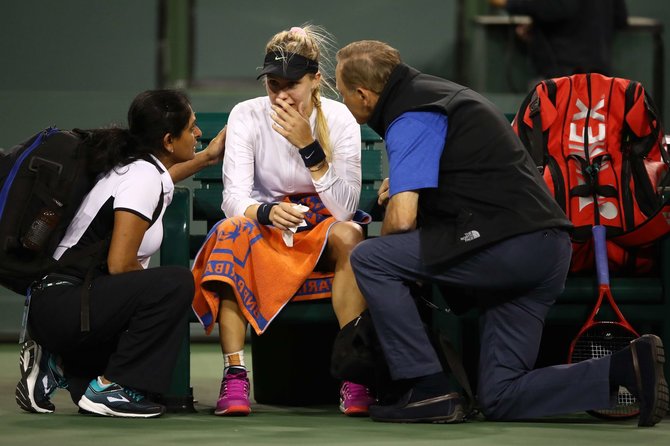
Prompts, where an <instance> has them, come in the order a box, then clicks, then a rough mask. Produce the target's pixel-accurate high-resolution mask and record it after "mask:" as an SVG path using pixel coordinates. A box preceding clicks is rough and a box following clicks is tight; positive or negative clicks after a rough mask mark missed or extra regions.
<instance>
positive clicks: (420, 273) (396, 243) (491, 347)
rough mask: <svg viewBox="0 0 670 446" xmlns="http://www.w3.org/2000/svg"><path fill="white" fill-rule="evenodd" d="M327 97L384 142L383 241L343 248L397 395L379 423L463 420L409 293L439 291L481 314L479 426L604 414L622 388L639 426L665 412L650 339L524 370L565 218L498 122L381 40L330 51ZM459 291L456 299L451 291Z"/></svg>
mask: <svg viewBox="0 0 670 446" xmlns="http://www.w3.org/2000/svg"><path fill="white" fill-rule="evenodd" d="M336 82H337V89H338V90H339V91H340V93H341V95H342V97H343V99H344V103H345V104H346V105H347V107H348V108H349V110H351V112H352V114H353V115H354V116H355V117H356V120H357V121H358V123H360V124H362V123H368V125H369V126H370V127H371V128H372V129H373V130H375V131H376V132H377V133H378V134H380V135H383V138H384V141H385V142H386V150H387V154H388V159H389V178H388V179H387V180H385V181H384V182H383V184H382V186H381V188H380V190H379V203H380V204H382V205H385V206H386V213H385V216H384V221H383V223H382V229H381V233H382V236H381V237H378V238H373V239H367V240H365V241H363V242H361V243H360V244H359V245H357V246H356V248H354V251H353V252H352V254H351V264H352V267H353V269H354V274H355V276H356V281H357V283H358V286H359V287H360V289H361V291H362V293H363V295H364V296H365V300H366V303H367V305H368V308H369V311H370V315H371V318H372V323H373V325H374V327H375V330H376V332H377V335H378V337H379V341H380V344H381V347H382V350H383V352H384V356H385V358H386V361H387V363H388V365H389V369H390V374H391V378H392V379H393V380H394V381H395V385H396V387H397V388H398V389H400V391H399V394H400V395H401V396H400V397H399V398H398V399H397V400H396V401H390V402H388V403H387V404H375V405H371V406H370V411H369V412H370V417H371V418H372V419H373V420H376V421H387V422H447V423H448V422H459V421H463V417H464V415H465V414H464V407H463V400H462V398H461V396H460V395H459V394H458V393H457V392H454V391H452V390H451V389H450V386H449V383H448V380H447V377H446V375H445V374H444V371H443V369H442V366H441V364H440V361H439V359H438V356H437V354H436V352H435V350H434V348H433V347H432V345H431V342H430V340H429V338H428V336H427V334H426V330H425V329H424V327H423V323H422V320H421V318H420V317H419V312H418V309H417V306H416V303H415V301H414V300H413V298H412V295H411V292H410V287H411V286H412V284H415V283H416V282H421V283H424V284H427V285H438V286H439V287H440V288H442V289H445V288H448V289H449V290H450V291H451V292H450V293H449V294H447V295H445V298H447V300H448V302H449V303H450V306H452V308H456V307H460V308H463V307H464V306H466V307H467V306H472V305H477V306H479V309H480V316H479V327H480V352H479V370H478V389H477V390H478V392H477V394H478V402H479V406H480V408H481V411H482V412H483V414H484V415H485V416H486V417H487V418H488V419H490V420H519V419H527V418H537V417H542V416H548V415H558V414H566V413H572V412H576V411H582V410H590V409H602V408H608V407H610V406H611V405H612V404H613V403H615V401H616V394H617V393H618V389H619V386H624V387H626V388H627V389H628V390H629V391H631V393H633V395H634V396H635V397H636V398H637V399H638V401H640V418H639V421H638V424H639V425H640V426H653V425H654V424H656V423H658V422H659V421H660V420H661V419H662V418H663V416H664V415H665V413H666V412H667V410H668V386H667V382H666V380H665V377H664V376H663V362H664V359H665V354H664V350H663V343H662V342H661V339H660V338H658V337H657V336H654V335H645V336H642V337H640V338H638V339H636V340H634V341H633V342H631V344H630V346H629V347H626V348H624V349H623V350H621V351H618V352H615V353H614V354H612V355H609V356H604V357H602V358H598V359H593V360H587V361H582V362H578V363H575V364H569V365H558V366H553V367H546V368H541V369H535V370H533V367H534V365H535V361H536V359H537V354H538V350H539V345H540V339H541V335H542V329H543V326H544V319H545V317H546V315H547V312H548V311H549V309H550V308H551V306H552V305H553V303H554V302H555V300H556V298H557V297H558V296H559V295H560V294H561V292H562V291H563V289H564V287H565V279H566V276H567V273H568V267H569V264H570V257H571V242H570V237H569V234H568V231H569V230H570V228H571V226H572V225H571V223H570V221H569V220H568V219H567V218H566V216H565V214H564V213H563V211H562V210H561V209H560V207H559V206H558V204H557V203H556V202H555V201H554V199H553V198H552V196H551V195H550V193H549V191H548V189H547V187H546V185H545V183H544V181H543V179H542V178H541V177H540V175H539V173H538V171H537V169H536V167H535V165H534V163H533V162H532V160H531V158H530V156H529V154H528V152H527V151H526V149H525V148H524V146H523V145H522V143H521V141H520V140H519V138H517V136H516V135H515V134H514V132H513V130H512V128H511V127H510V125H509V122H508V121H507V119H506V118H505V116H504V115H503V114H502V113H501V112H500V111H499V110H498V109H497V108H496V107H495V106H494V105H493V104H492V103H491V102H489V101H488V100H487V99H485V98H484V97H483V96H481V95H480V94H478V93H476V92H474V91H472V90H470V89H469V88H467V87H463V86H461V85H458V84H456V83H453V82H451V81H448V80H446V79H441V78H438V77H434V76H430V75H427V74H423V73H421V72H419V71H417V70H415V69H414V68H412V67H410V66H408V65H406V64H404V63H402V60H401V58H400V54H399V52H398V51H397V50H396V49H394V48H392V47H390V46H389V45H387V44H385V43H383V42H379V41H370V40H367V41H359V42H353V43H351V44H349V45H347V46H345V47H344V48H342V49H341V50H340V51H338V53H337V68H336ZM461 291H467V293H465V292H461Z"/></svg>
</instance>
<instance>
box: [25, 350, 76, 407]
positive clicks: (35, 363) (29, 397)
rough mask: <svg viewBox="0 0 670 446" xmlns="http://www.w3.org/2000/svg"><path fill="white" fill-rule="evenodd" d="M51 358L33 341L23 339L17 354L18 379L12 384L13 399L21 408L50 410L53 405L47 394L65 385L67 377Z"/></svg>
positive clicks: (52, 356)
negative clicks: (19, 375)
mask: <svg viewBox="0 0 670 446" xmlns="http://www.w3.org/2000/svg"><path fill="white" fill-rule="evenodd" d="M55 359H56V358H55V357H54V355H52V354H51V353H49V352H48V351H46V350H44V349H43V348H42V347H41V346H40V345H39V344H38V343H37V342H35V341H33V340H30V341H27V342H24V343H23V346H22V347H21V354H20V357H19V368H20V369H21V380H20V381H19V382H18V384H17V385H16V403H17V404H18V405H19V407H20V408H21V409H23V410H25V411H26V412H33V413H51V412H53V411H54V410H55V409H56V408H55V406H54V405H53V403H52V402H51V400H50V397H51V395H52V394H53V393H54V392H55V391H56V390H57V389H59V388H61V389H65V388H67V381H66V380H65V378H64V377H63V375H62V372H61V371H60V370H59V368H58V367H57V366H56V360H55Z"/></svg>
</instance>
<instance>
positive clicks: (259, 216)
mask: <svg viewBox="0 0 670 446" xmlns="http://www.w3.org/2000/svg"><path fill="white" fill-rule="evenodd" d="M277 204H279V203H261V205H260V206H258V209H257V210H256V220H258V223H260V224H262V225H271V224H272V220H270V211H271V210H272V208H273V207H274V206H277Z"/></svg>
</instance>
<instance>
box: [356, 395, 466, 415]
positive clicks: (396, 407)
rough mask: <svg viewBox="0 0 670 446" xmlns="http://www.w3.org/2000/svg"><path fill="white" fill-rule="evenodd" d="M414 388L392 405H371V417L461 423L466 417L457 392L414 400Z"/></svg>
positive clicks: (461, 399) (461, 400)
mask: <svg viewBox="0 0 670 446" xmlns="http://www.w3.org/2000/svg"><path fill="white" fill-rule="evenodd" d="M413 393H414V389H410V390H409V391H407V392H406V393H405V394H404V395H403V396H402V397H400V400H399V401H398V402H396V403H395V404H390V405H385V406H382V405H378V404H375V405H371V406H370V409H369V411H370V418H372V419H373V420H374V421H386V422H390V423H461V422H463V421H464V418H465V410H464V409H463V398H462V397H461V396H460V395H459V394H458V393H457V392H451V393H447V394H444V395H436V396H434V397H430V398H426V399H421V400H419V401H412V395H413Z"/></svg>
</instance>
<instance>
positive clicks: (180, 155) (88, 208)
mask: <svg viewBox="0 0 670 446" xmlns="http://www.w3.org/2000/svg"><path fill="white" fill-rule="evenodd" d="M128 125H129V127H128V129H122V128H109V129H97V130H91V131H87V132H86V134H87V135H88V136H87V137H86V138H85V139H84V140H83V142H82V144H84V145H85V146H86V150H87V155H88V156H87V158H88V159H87V163H88V164H87V165H88V169H89V172H90V174H91V176H92V177H97V180H96V182H95V185H94V186H93V188H92V189H91V191H90V192H89V193H88V194H87V195H86V197H85V198H84V200H83V202H82V204H81V206H80V207H79V209H78V210H77V212H76V214H75V216H74V218H73V220H72V222H71V223H70V225H69V226H68V228H67V230H66V233H65V236H64V237H63V239H62V240H61V242H60V244H59V245H58V247H57V249H56V251H55V253H54V255H53V256H54V258H55V259H56V260H59V261H60V262H61V263H60V265H61V266H60V267H59V268H58V269H57V270H56V271H54V272H53V273H50V274H48V275H47V276H46V277H44V278H43V279H42V280H40V281H39V282H37V283H35V284H34V285H33V286H32V290H31V300H30V302H31V303H30V312H29V319H28V329H29V333H30V336H31V340H29V341H27V342H26V343H24V345H23V347H22V350H21V358H20V367H21V380H20V381H19V383H18V384H17V387H16V401H17V403H18V405H19V406H20V407H21V408H22V409H23V410H26V411H28V412H34V413H49V412H53V411H54V410H55V407H54V405H53V403H52V402H51V401H50V396H51V395H52V394H53V392H54V391H55V390H56V389H58V388H59V387H60V388H67V389H68V390H69V392H70V396H71V397H72V401H73V402H74V403H75V404H77V405H78V406H79V408H80V412H81V413H93V414H98V415H104V416H117V417H140V418H149V417H157V416H160V415H161V414H163V413H164V411H165V407H164V406H163V405H161V404H158V403H156V402H153V401H150V400H149V399H148V398H147V397H146V396H147V394H148V393H151V394H160V393H162V392H165V391H166V390H167V388H168V386H169V384H170V379H171V376H172V371H173V369H174V366H175V362H176V359H177V354H178V352H179V349H180V346H181V343H182V331H181V330H176V329H175V327H181V326H185V324H187V323H188V309H189V304H190V302H191V300H192V298H193V290H194V285H193V277H192V275H191V273H190V271H189V270H188V269H187V268H181V267H176V266H162V267H157V268H148V265H149V260H150V256H151V255H152V254H153V253H154V252H156V251H157V250H158V248H159V247H160V244H161V241H162V238H163V225H162V218H163V213H164V212H165V208H166V207H167V206H168V205H169V204H170V202H171V200H172V194H173V191H174V181H178V180H181V179H183V178H185V177H186V176H188V175H190V174H192V173H194V172H195V171H197V170H199V169H200V168H202V167H205V166H207V165H212V164H215V163H217V162H219V161H220V160H221V158H222V157H223V148H224V139H225V129H224V130H222V131H221V132H220V133H219V134H218V135H217V137H216V138H214V140H213V141H212V143H211V144H210V145H209V146H208V147H207V149H206V150H204V151H201V152H199V153H198V154H197V155H195V146H196V143H197V140H198V138H199V137H200V135H201V132H200V129H199V128H198V126H197V124H196V118H195V114H194V113H193V110H192V108H191V104H190V103H189V101H188V99H187V98H186V96H185V95H184V94H182V93H180V92H178V91H173V90H153V91H146V92H144V93H141V94H139V95H138V96H137V97H135V99H134V100H133V102H132V104H131V105H130V109H129V111H128ZM96 246H98V248H96V249H95V252H94V253H93V254H92V255H81V254H80V253H82V252H86V250H87V249H89V248H91V247H96ZM83 299H85V300H86V302H87V303H88V306H89V310H88V311H87V312H86V310H85V309H82V308H85V307H84V305H82V303H83V302H84V301H83ZM84 317H86V318H87V319H88V321H89V325H90V327H89V329H88V330H84V327H83V326H82V324H81V319H82V318H84Z"/></svg>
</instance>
